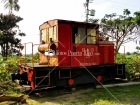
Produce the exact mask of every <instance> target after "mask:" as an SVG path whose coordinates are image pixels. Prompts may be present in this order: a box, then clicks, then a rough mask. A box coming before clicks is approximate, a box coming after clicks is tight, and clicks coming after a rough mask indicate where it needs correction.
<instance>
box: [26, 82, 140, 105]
mask: <svg viewBox="0 0 140 105" xmlns="http://www.w3.org/2000/svg"><path fill="white" fill-rule="evenodd" d="M107 90H108V91H107ZM107 90H106V89H103V88H100V89H85V90H78V91H75V92H73V93H72V94H59V95H58V94H57V95H56V94H55V93H52V94H46V95H42V97H33V96H32V97H30V98H29V100H28V103H29V105H140V85H133V86H123V87H122V86H121V87H111V88H107ZM109 92H110V93H111V94H110V93H109ZM112 95H113V96H112Z"/></svg>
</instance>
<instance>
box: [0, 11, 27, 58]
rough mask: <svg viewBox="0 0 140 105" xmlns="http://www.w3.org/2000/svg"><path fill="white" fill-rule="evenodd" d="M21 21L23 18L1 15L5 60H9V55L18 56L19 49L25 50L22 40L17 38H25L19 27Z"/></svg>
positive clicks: (2, 50) (0, 31) (0, 29)
mask: <svg viewBox="0 0 140 105" xmlns="http://www.w3.org/2000/svg"><path fill="white" fill-rule="evenodd" d="M21 20H23V18H21V17H18V16H15V15H13V14H8V15H3V14H0V47H1V55H2V57H3V58H4V60H7V55H8V54H17V53H18V52H19V49H23V46H22V45H21V40H20V39H19V38H17V36H25V33H23V32H21V31H20V29H19V26H18V25H17V23H18V22H20V21H21Z"/></svg>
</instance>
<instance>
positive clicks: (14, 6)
mask: <svg viewBox="0 0 140 105" xmlns="http://www.w3.org/2000/svg"><path fill="white" fill-rule="evenodd" d="M1 2H2V3H4V8H5V9H8V10H9V13H12V11H13V10H15V11H19V9H20V6H19V4H18V0H1Z"/></svg>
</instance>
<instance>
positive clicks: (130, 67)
mask: <svg viewBox="0 0 140 105" xmlns="http://www.w3.org/2000/svg"><path fill="white" fill-rule="evenodd" d="M117 63H125V64H126V77H127V78H128V79H129V80H139V79H140V57H139V56H138V55H128V56H126V57H125V56H124V55H122V54H119V55H118V58H117Z"/></svg>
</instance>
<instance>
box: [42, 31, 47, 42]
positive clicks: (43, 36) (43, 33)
mask: <svg viewBox="0 0 140 105" xmlns="http://www.w3.org/2000/svg"><path fill="white" fill-rule="evenodd" d="M46 33H47V31H46V29H43V30H41V37H42V40H41V41H44V42H46V39H47V38H46Z"/></svg>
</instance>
